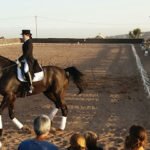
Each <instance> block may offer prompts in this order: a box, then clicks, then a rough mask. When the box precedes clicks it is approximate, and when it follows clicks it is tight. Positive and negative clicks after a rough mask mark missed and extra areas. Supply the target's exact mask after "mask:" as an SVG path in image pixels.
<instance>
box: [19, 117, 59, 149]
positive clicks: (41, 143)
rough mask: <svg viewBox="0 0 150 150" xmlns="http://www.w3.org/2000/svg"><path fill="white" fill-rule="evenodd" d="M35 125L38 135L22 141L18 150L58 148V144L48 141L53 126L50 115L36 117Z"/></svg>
mask: <svg viewBox="0 0 150 150" xmlns="http://www.w3.org/2000/svg"><path fill="white" fill-rule="evenodd" d="M33 126H34V132H35V135H36V137H35V138H34V139H27V140H25V141H23V142H21V144H20V145H19V147H18V150H58V148H57V146H55V145H54V144H52V143H49V142H48V141H47V138H48V135H49V132H50V128H51V120H50V119H49V117H48V116H46V115H40V116H38V117H36V118H35V120H34V123H33Z"/></svg>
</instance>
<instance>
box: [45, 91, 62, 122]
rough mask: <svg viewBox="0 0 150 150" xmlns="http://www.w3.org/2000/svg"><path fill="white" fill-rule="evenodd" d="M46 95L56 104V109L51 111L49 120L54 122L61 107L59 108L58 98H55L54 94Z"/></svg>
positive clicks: (46, 93) (47, 93)
mask: <svg viewBox="0 0 150 150" xmlns="http://www.w3.org/2000/svg"><path fill="white" fill-rule="evenodd" d="M44 95H45V96H46V97H47V98H48V99H49V100H51V101H53V102H54V104H55V107H54V108H53V109H52V111H51V113H50V115H49V118H50V119H51V121H52V120H53V119H54V117H55V116H56V114H57V112H58V110H59V107H58V105H57V101H56V97H55V96H54V94H53V93H51V92H48V91H46V92H44Z"/></svg>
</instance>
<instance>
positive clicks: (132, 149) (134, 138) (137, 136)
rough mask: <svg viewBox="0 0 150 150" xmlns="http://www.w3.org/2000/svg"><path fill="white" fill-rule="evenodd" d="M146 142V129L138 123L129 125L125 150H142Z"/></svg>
mask: <svg viewBox="0 0 150 150" xmlns="http://www.w3.org/2000/svg"><path fill="white" fill-rule="evenodd" d="M146 142H147V133H146V130H145V129H144V128H143V127H141V126H138V125H133V126H131V128H130V130H129V135H128V136H127V137H126V140H125V150H144V147H145V145H146Z"/></svg>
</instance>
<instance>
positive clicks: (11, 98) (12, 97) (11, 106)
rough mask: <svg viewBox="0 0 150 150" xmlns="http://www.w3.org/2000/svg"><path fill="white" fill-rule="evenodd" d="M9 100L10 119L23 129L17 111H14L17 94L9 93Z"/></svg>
mask: <svg viewBox="0 0 150 150" xmlns="http://www.w3.org/2000/svg"><path fill="white" fill-rule="evenodd" d="M7 100H8V112H9V117H10V119H11V120H12V122H13V123H14V124H15V125H16V126H17V127H18V128H19V129H23V124H22V123H21V122H20V121H19V120H18V119H17V118H16V117H15V113H14V102H15V100H16V96H15V95H12V94H11V95H8V96H7Z"/></svg>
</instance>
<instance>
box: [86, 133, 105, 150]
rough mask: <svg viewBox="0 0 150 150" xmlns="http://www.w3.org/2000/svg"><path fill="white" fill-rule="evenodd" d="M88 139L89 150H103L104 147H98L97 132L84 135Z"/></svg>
mask: <svg viewBox="0 0 150 150" xmlns="http://www.w3.org/2000/svg"><path fill="white" fill-rule="evenodd" d="M84 137H85V139H86V146H87V148H88V150H103V148H102V147H100V146H98V145H97V140H98V136H97V134H96V133H95V132H92V131H87V132H85V134H84Z"/></svg>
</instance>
